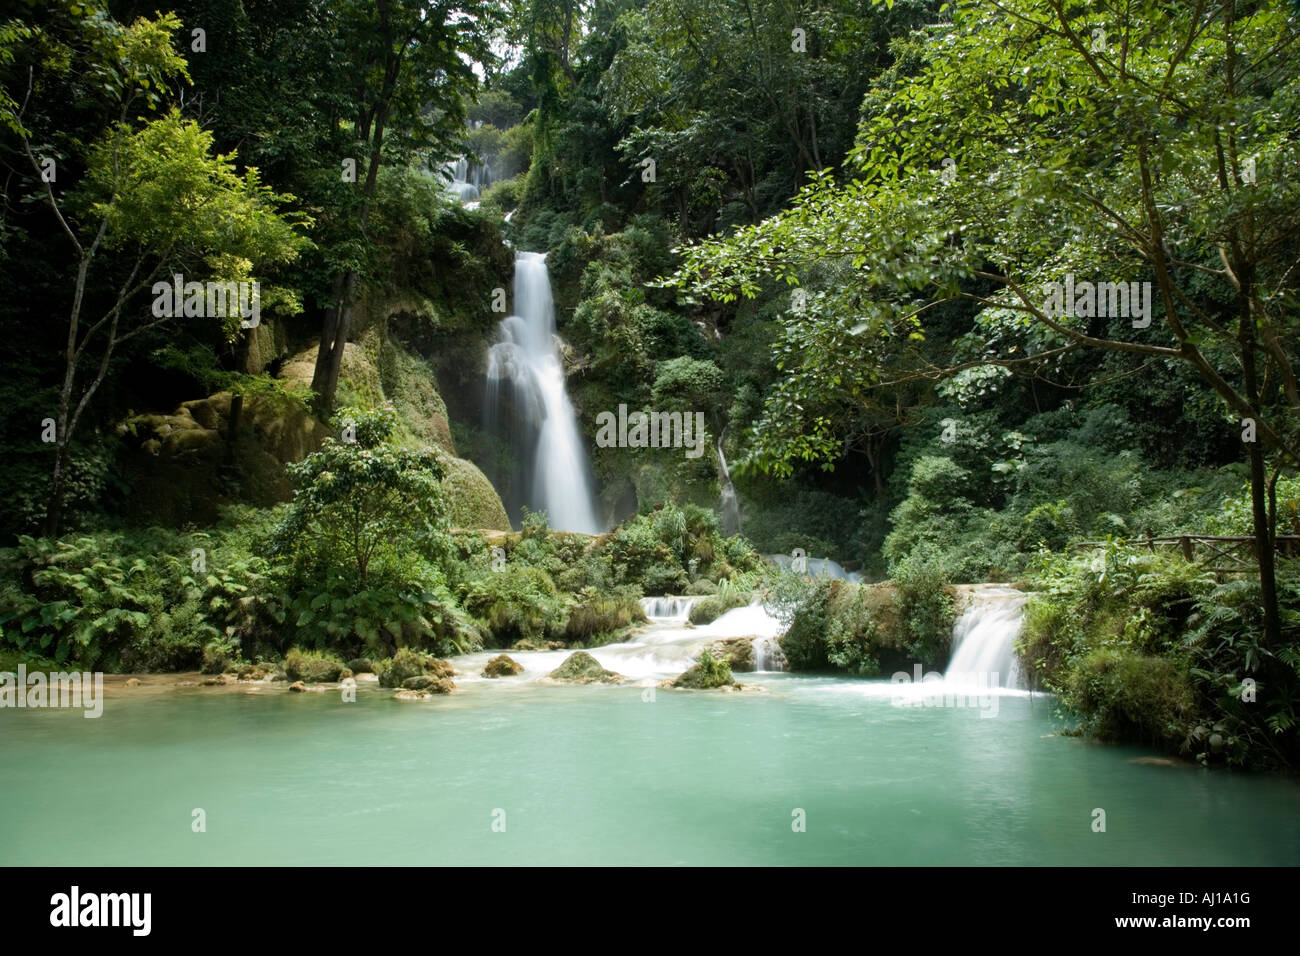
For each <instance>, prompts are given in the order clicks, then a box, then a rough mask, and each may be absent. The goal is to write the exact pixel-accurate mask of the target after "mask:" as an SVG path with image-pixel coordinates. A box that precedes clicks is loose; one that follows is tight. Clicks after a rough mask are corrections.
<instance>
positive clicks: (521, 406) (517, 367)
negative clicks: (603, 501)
mask: <svg viewBox="0 0 1300 956" xmlns="http://www.w3.org/2000/svg"><path fill="white" fill-rule="evenodd" d="M514 292H515V311H516V313H518V314H516V315H511V316H507V317H506V318H505V319H502V320H501V325H500V327H499V330H498V340H497V343H496V344H495V345H493V346H492V348H491V350H490V351H489V352H488V363H487V386H486V394H485V395H484V404H483V417H484V429H485V430H486V431H488V432H489V433H491V434H501V433H502V432H503V431H504V433H505V437H506V438H507V440H508V441H509V442H510V444H511V447H512V450H513V451H514V452H515V455H516V457H517V458H518V459H519V461H520V463H521V464H523V465H524V468H523V470H522V473H519V474H516V476H515V481H513V482H511V483H510V485H511V487H510V489H509V491H510V493H509V494H508V496H507V497H508V498H509V499H510V502H511V504H512V505H518V504H525V505H527V506H528V507H529V508H531V509H532V510H534V511H540V510H544V511H545V512H546V515H547V519H548V522H549V524H550V527H552V528H554V529H556V530H558V531H580V532H583V533H584V534H599V533H600V532H601V531H603V530H604V529H603V527H602V526H601V522H600V520H599V519H598V518H597V517H596V498H595V494H594V492H593V483H592V480H591V469H590V465H589V464H588V459H587V451H586V448H585V447H584V446H583V444H582V440H581V437H580V435H579V433H578V420H577V416H576V415H575V413H574V410H573V403H572V402H571V401H570V400H569V393H568V392H567V391H566V389H565V383H564V365H563V363H562V362H561V361H560V355H559V352H558V350H557V349H556V346H555V307H554V304H553V303H552V301H551V280H550V276H549V275H548V274H547V271H546V256H545V255H544V254H542V253H536V252H520V253H518V254H517V255H516V256H515V289H514ZM502 383H504V384H505V386H506V389H505V390H508V393H509V394H508V396H507V397H508V402H509V405H508V416H507V417H508V421H506V422H504V423H503V422H502V421H501V411H502V404H503V403H502V398H503V395H502V392H503V389H502ZM513 513H517V512H514V511H512V514H513Z"/></svg>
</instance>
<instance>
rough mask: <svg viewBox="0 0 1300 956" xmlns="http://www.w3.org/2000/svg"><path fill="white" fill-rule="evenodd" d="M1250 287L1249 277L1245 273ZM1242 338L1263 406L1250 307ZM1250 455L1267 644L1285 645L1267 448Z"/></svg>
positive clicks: (1251, 393) (1249, 395)
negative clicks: (1274, 551) (1274, 542)
mask: <svg viewBox="0 0 1300 956" xmlns="http://www.w3.org/2000/svg"><path fill="white" fill-rule="evenodd" d="M1241 278H1242V280H1243V281H1242V288H1243V290H1244V289H1247V288H1248V285H1247V282H1246V276H1244V275H1243V276H1241ZM1240 315H1241V319H1240V326H1239V331H1238V337H1239V340H1240V342H1241V369H1242V372H1243V377H1244V379H1245V382H1244V384H1245V386H1246V400H1247V401H1248V402H1249V403H1250V405H1251V408H1254V409H1257V408H1259V382H1258V380H1257V376H1256V372H1255V319H1254V316H1253V315H1252V314H1251V312H1250V309H1249V308H1248V307H1247V308H1246V309H1244V310H1243V311H1242V312H1241V313H1240ZM1246 445H1247V450H1248V453H1249V455H1250V510H1251V517H1252V518H1253V521H1254V532H1255V554H1256V558H1257V561H1258V564H1259V591H1260V598H1261V603H1262V604H1263V605H1264V608H1263V610H1264V644H1265V646H1266V647H1271V648H1278V647H1281V646H1282V620H1281V616H1280V615H1279V614H1278V607H1277V579H1276V574H1275V569H1274V564H1275V562H1274V553H1273V535H1272V533H1271V531H1270V529H1269V521H1268V474H1267V471H1266V468H1265V465H1264V449H1263V447H1262V444H1261V442H1260V441H1258V439H1257V440H1256V441H1253V442H1247V443H1246Z"/></svg>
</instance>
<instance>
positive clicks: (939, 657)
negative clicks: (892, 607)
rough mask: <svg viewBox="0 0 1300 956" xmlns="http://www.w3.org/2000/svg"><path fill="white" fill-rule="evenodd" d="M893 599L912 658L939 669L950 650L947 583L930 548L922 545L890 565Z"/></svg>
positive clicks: (950, 607) (951, 616) (951, 618)
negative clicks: (893, 591) (894, 587)
mask: <svg viewBox="0 0 1300 956" xmlns="http://www.w3.org/2000/svg"><path fill="white" fill-rule="evenodd" d="M893 580H894V584H895V586H896V587H897V589H898V590H897V594H896V601H897V605H898V609H899V613H900V615H901V617H902V620H903V626H904V629H905V633H906V636H907V652H908V654H910V655H911V656H912V659H913V660H916V661H920V662H922V663H924V664H927V665H929V666H931V667H934V668H936V669H939V670H942V669H943V667H944V665H946V664H947V662H948V655H949V654H950V653H951V652H952V625H953V621H954V620H955V619H956V615H955V614H954V612H953V602H952V594H951V585H950V584H949V582H948V578H947V575H946V574H944V572H943V570H942V568H941V567H940V565H939V561H938V558H937V555H936V554H935V552H934V551H933V550H932V549H929V548H922V549H919V550H917V551H915V552H913V553H912V554H910V555H908V556H907V557H906V558H904V559H903V560H902V561H899V562H898V563H897V564H896V565H894V569H893Z"/></svg>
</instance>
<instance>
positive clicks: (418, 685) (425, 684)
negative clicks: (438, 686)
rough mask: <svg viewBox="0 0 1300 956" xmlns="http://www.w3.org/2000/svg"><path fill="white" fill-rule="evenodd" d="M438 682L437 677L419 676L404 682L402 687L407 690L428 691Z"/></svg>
mask: <svg viewBox="0 0 1300 956" xmlns="http://www.w3.org/2000/svg"><path fill="white" fill-rule="evenodd" d="M436 680H437V678H436V677H430V676H429V675H428V674H419V675H417V676H415V677H408V678H406V680H404V681H402V687H403V688H405V689H406V690H428V689H429V688H430V686H432V685H433V683H434V681H436Z"/></svg>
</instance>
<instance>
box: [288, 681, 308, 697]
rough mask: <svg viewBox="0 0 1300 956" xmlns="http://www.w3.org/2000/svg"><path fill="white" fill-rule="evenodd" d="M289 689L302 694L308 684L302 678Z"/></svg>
mask: <svg viewBox="0 0 1300 956" xmlns="http://www.w3.org/2000/svg"><path fill="white" fill-rule="evenodd" d="M289 689H290V690H291V691H293V692H294V693H295V694H301V693H303V692H304V691H305V690H306V689H307V685H306V684H304V683H303V682H302V681H300V680H296V681H294V682H293V683H292V684H290V685H289Z"/></svg>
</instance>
